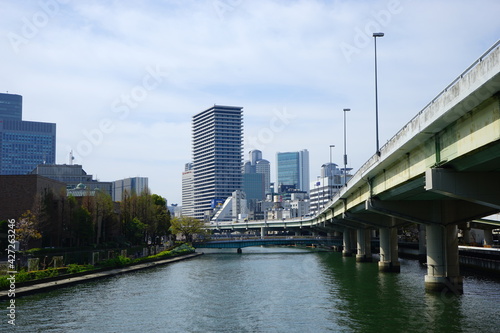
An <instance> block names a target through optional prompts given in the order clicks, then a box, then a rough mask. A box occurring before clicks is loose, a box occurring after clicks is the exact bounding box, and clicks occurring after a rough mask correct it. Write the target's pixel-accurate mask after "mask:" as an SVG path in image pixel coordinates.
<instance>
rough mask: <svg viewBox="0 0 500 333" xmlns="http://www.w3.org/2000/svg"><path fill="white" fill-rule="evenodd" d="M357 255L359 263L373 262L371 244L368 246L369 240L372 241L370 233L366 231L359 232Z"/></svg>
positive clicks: (359, 230) (360, 230)
mask: <svg viewBox="0 0 500 333" xmlns="http://www.w3.org/2000/svg"><path fill="white" fill-rule="evenodd" d="M357 234H358V235H357V236H358V237H357V245H358V248H357V254H356V261H357V262H371V261H372V253H371V244H370V245H368V244H367V239H369V240H370V233H369V231H368V230H365V229H358V230H357Z"/></svg>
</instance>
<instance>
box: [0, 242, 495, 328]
mask: <svg viewBox="0 0 500 333" xmlns="http://www.w3.org/2000/svg"><path fill="white" fill-rule="evenodd" d="M424 275H425V268H423V267H422V266H420V265H419V264H418V262H417V261H409V260H401V273H399V274H397V273H396V274H394V273H379V271H378V266H377V262H373V263H356V262H355V258H343V257H342V255H341V254H340V253H320V252H311V251H308V250H300V249H293V248H245V249H244V251H243V254H240V255H238V254H236V253H235V252H229V253H228V252H226V253H216V254H214V253H212V254H205V255H203V256H200V257H197V258H194V259H191V260H188V261H183V262H178V263H175V264H172V265H168V266H164V267H159V268H154V269H151V270H145V271H141V272H136V273H132V274H127V275H122V276H118V277H113V278H109V279H104V280H99V281H94V282H90V283H85V284H81V285H78V286H72V287H69V288H64V289H60V290H55V291H51V292H48V293H44V294H39V295H33V296H28V297H25V298H19V299H18V300H17V303H16V306H17V309H18V315H19V317H18V320H17V322H16V324H17V327H16V328H17V331H18V332H103V333H104V332H145V331H146V332H149V331H158V332H287V333H288V332H471V331H475V332H496V331H497V329H498V327H499V324H500V321H499V318H498V313H499V311H500V309H499V302H498V300H499V299H500V283H498V282H495V281H491V280H488V279H478V278H476V277H472V278H469V277H467V276H466V277H465V279H464V295H462V296H459V297H448V296H446V297H443V296H442V295H440V294H428V293H426V292H425V290H424ZM0 305H1V304H0ZM2 324H3V323H2Z"/></svg>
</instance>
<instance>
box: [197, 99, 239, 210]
mask: <svg viewBox="0 0 500 333" xmlns="http://www.w3.org/2000/svg"><path fill="white" fill-rule="evenodd" d="M242 109H243V108H242V107H234V106H222V105H214V106H213V107H211V108H209V109H207V110H205V111H202V112H200V113H198V114H196V115H194V116H193V165H194V187H193V189H194V217H195V218H198V219H205V216H207V215H209V214H210V212H211V211H212V209H213V208H214V207H215V205H216V203H217V202H220V201H224V200H225V199H226V198H227V197H229V196H231V194H232V193H233V192H234V191H236V190H241V189H242V174H241V166H242V149H243V110H242ZM208 217H209V216H208Z"/></svg>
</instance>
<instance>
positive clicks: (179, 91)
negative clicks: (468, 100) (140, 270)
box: [0, 0, 500, 205]
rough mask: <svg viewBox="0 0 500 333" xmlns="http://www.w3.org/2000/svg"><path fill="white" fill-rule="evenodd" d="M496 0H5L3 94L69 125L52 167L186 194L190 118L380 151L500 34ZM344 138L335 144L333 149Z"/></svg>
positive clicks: (28, 111) (177, 199)
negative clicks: (215, 110)
mask: <svg viewBox="0 0 500 333" xmlns="http://www.w3.org/2000/svg"><path fill="white" fill-rule="evenodd" d="M498 13H500V2H499V1H498V0H478V1H465V0H456V1H450V0H422V1H416V0H389V1H387V0H381V1H378V0H356V1H354V0H350V1H349V0H333V1H326V0H323V1H320V0H302V1H300V0H266V1H264V0H251V1H250V0H198V1H194V0H193V1H190V0H182V1H181V0H178V1H175V0H163V1H160V0H157V1H148V0H145V1H123V0H122V1H118V0H116V1H112V0H109V1H104V0H100V1H97V0H86V1H76V0H39V1H28V0H27V1H7V0H0V36H1V37H0V48H1V52H0V92H4V93H5V92H9V93H13V94H19V95H22V96H23V119H24V120H31V121H42V122H52V123H56V124H57V147H56V150H57V153H56V163H58V164H64V163H69V153H70V151H73V154H74V156H75V160H74V163H75V164H81V165H83V169H84V170H85V171H86V172H87V173H88V174H92V175H94V177H95V178H97V179H99V180H101V181H113V180H118V179H122V178H127V177H136V176H140V177H148V178H149V187H150V189H151V191H152V193H156V194H159V195H161V196H163V197H165V198H166V199H167V201H168V203H169V204H173V203H177V204H179V205H180V204H181V177H182V172H183V171H184V165H185V163H187V162H190V161H191V160H192V131H191V122H192V116H193V115H195V114H196V113H198V112H201V111H203V110H206V109H208V108H210V107H211V106H213V105H214V104H218V105H231V106H241V107H243V119H244V155H243V157H244V159H245V160H246V159H248V151H250V150H252V149H260V150H261V151H262V153H263V158H265V159H267V160H269V161H270V162H271V180H274V179H275V175H276V173H275V168H276V152H286V151H299V150H302V149H307V150H309V155H310V176H311V180H313V179H315V178H316V177H317V176H318V175H319V174H320V168H321V165H322V164H324V163H327V162H329V161H330V155H331V156H332V160H333V162H334V163H337V164H339V165H342V164H343V154H344V111H343V109H345V108H350V109H351V111H350V112H347V113H345V116H346V149H347V155H348V167H350V168H353V171H354V172H355V171H356V170H357V169H358V168H359V167H360V166H362V165H363V164H364V163H365V162H366V161H367V160H368V159H369V158H370V157H371V156H372V155H373V154H374V153H375V151H376V135H375V123H376V121H375V69H374V67H375V66H374V64H375V61H374V59H375V47H374V38H373V37H372V34H373V33H374V32H384V34H385V35H384V37H379V38H377V73H378V113H379V117H378V121H379V142H380V145H381V146H382V145H383V144H384V143H386V142H387V141H388V140H389V139H390V138H391V137H392V136H394V135H395V134H396V133H397V132H398V131H399V130H400V129H401V128H402V127H403V126H404V125H405V124H406V123H407V122H409V121H410V120H411V118H413V117H414V116H415V115H416V114H417V113H418V112H419V111H420V110H421V109H422V108H423V107H425V106H426V105H427V103H428V102H430V101H431V100H432V99H433V98H434V97H435V96H436V95H438V94H439V92H440V91H442V90H443V89H444V88H445V87H446V86H447V85H448V84H449V83H451V82H452V81H453V80H454V79H455V78H456V77H457V76H459V75H460V74H461V73H462V72H463V71H464V70H465V69H466V68H467V67H468V66H469V65H471V64H472V63H473V62H474V61H475V60H476V59H478V58H479V57H480V56H481V55H482V54H483V53H484V52H485V51H486V50H488V49H489V48H490V46H492V45H493V44H494V43H495V42H496V41H497V40H498V39H499V38H500V20H499V19H498ZM331 145H335V147H334V148H330V146H331Z"/></svg>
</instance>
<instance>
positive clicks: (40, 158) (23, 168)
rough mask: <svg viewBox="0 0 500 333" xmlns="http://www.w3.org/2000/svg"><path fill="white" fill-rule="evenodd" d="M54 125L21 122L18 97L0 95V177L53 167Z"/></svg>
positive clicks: (20, 103)
mask: <svg viewBox="0 0 500 333" xmlns="http://www.w3.org/2000/svg"><path fill="white" fill-rule="evenodd" d="M55 159H56V124H53V123H42V122H35V121H23V120H22V96H20V95H12V94H0V175H25V174H28V173H30V172H31V171H32V170H33V169H34V168H35V167H36V166H37V165H39V164H44V163H47V164H54V163H55Z"/></svg>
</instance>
